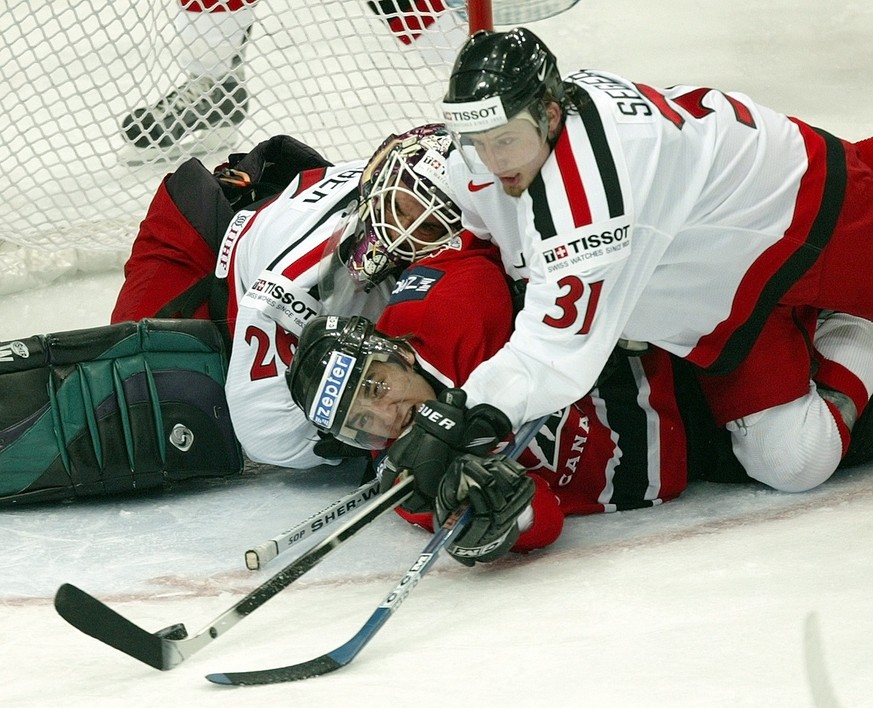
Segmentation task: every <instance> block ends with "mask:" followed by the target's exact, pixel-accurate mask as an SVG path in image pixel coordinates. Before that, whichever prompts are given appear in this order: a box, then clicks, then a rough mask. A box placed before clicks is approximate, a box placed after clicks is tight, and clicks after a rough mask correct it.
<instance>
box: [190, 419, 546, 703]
mask: <svg viewBox="0 0 873 708" xmlns="http://www.w3.org/2000/svg"><path fill="white" fill-rule="evenodd" d="M547 418H548V416H544V417H543V418H540V419H539V420H535V421H531V422H529V423H525V425H523V426H522V427H521V429H520V430H519V432H518V435H517V436H516V437H515V440H514V441H513V443H512V444H511V445H510V446H509V447H508V448H507V449H506V450H505V454H506V455H507V456H508V457H511V458H513V459H515V458H517V457H518V456H519V454H521V451H522V450H524V449H525V448H526V447H527V445H528V443H529V442H530V441H531V439H532V438H533V437H534V435H536V433H537V431H539V429H540V428H541V427H542V426H543V423H545V421H546V419H547ZM471 520H472V512H471V511H470V509H469V507H468V506H467V505H466V504H462V505H461V506H459V507H458V508H457V509H455V511H454V512H453V513H452V514H451V515H450V516H449V518H448V519H446V521H445V523H443V525H442V527H440V529H439V530H438V531H437V532H436V533H435V534H434V535H433V537H432V538H431V540H430V541H429V542H428V544H427V545H426V546H425V547H424V550H423V551H422V552H421V553H420V554H419V556H418V558H416V560H415V563H413V564H412V566H410V568H409V570H407V571H406V574H405V575H404V576H403V577H402V578H401V579H400V582H399V583H397V585H395V586H394V588H393V589H392V590H391V592H389V593H388V595H387V596H386V597H385V599H384V600H382V602H381V603H380V604H379V606H378V607H377V608H376V610H375V612H373V614H371V615H370V617H369V619H368V620H367V621H366V622H365V623H364V625H363V626H362V627H361V628H360V629H359V630H358V632H357V633H356V634H355V635H354V636H353V637H352V638H351V639H349V641H347V642H346V643H345V644H342V645H341V646H339V647H337V648H336V649H334V650H332V651H329V652H327V653H326V654H322V655H321V656H318V657H316V658H314V659H309V660H308V661H303V662H301V663H299V664H291V665H290V666H283V667H279V668H274V669H261V670H259V671H242V672H235V673H216V674H208V675H207V676H206V678H207V679H208V680H209V681H212V683H217V684H221V685H226V686H261V685H264V684H271V683H282V682H285V681H301V680H303V679H308V678H314V677H316V676H323V675H324V674H327V673H330V672H332V671H336V670H337V669H341V668H342V667H344V666H347V665H348V664H350V663H351V662H352V660H353V659H354V658H355V657H356V656H357V655H358V654H359V653H360V651H361V650H362V649H363V648H364V647H365V646H366V645H367V643H368V642H369V641H370V640H371V639H372V638H373V637H374V636H376V633H377V632H378V631H379V630H380V629H381V628H382V626H383V625H384V624H385V623H386V622H387V621H388V619H389V618H390V617H391V615H392V614H394V612H396V611H397V609H398V608H399V607H400V604H401V603H402V602H403V601H404V600H405V599H406V597H407V596H408V595H409V593H410V592H412V589H413V588H414V587H415V586H416V585H418V582H419V581H420V580H421V579H422V578H423V577H424V575H425V574H426V573H427V572H428V571H429V570H430V568H431V566H433V564H434V563H435V562H436V559H437V557H438V556H439V554H440V552H441V551H442V550H443V549H444V548H446V547H447V546H448V544H449V542H450V541H451V540H452V539H453V538H454V537H455V536H457V535H458V534H459V533H461V532H462V531H463V530H464V529H465V528H466V527H467V525H468V524H469V523H470V521H471Z"/></svg>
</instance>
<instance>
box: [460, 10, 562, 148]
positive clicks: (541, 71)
mask: <svg viewBox="0 0 873 708" xmlns="http://www.w3.org/2000/svg"><path fill="white" fill-rule="evenodd" d="M563 94H564V89H563V83H562V81H561V75H560V73H559V72H558V65H557V61H556V60H555V55H554V54H552V52H551V51H550V50H549V48H548V47H547V46H546V45H545V44H544V43H543V41H542V40H540V38H539V37H537V36H536V35H535V34H534V33H533V32H531V31H530V30H529V29H526V28H524V27H516V28H514V29H511V30H509V31H507V32H490V31H488V30H480V31H479V32H476V33H475V34H474V35H473V36H472V37H470V38H469V39H468V40H467V42H466V44H465V45H464V46H463V47H462V48H461V50H460V52H459V53H458V57H457V59H456V60H455V64H454V66H453V67H452V73H451V76H450V77H449V88H448V91H447V92H446V95H445V97H444V99H443V116H444V120H445V123H446V127H447V128H448V129H449V130H450V131H451V132H452V133H475V132H481V131H484V130H490V129H491V128H495V127H497V126H499V125H503V124H505V123H507V122H508V121H509V120H511V119H512V118H514V117H515V116H517V115H518V114H520V113H521V112H522V111H525V110H527V111H529V112H530V113H531V115H532V117H533V118H534V120H535V121H536V122H537V123H542V120H543V118H544V105H543V100H544V99H548V100H554V101H557V102H558V103H560V102H561V100H562V99H563Z"/></svg>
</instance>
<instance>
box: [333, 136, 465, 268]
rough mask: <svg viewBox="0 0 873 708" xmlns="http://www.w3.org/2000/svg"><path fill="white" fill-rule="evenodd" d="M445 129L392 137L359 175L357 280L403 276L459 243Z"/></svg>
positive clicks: (353, 255)
mask: <svg viewBox="0 0 873 708" xmlns="http://www.w3.org/2000/svg"><path fill="white" fill-rule="evenodd" d="M451 147H452V140H451V136H450V135H449V133H448V132H447V131H446V129H445V127H444V126H443V125H442V124H429V125H423V126H419V127H417V128H413V129H412V130H409V131H407V132H405V133H401V134H400V135H391V136H390V137H389V138H388V139H387V140H385V142H383V143H382V145H381V146H380V147H379V149H378V150H377V151H376V152H375V153H374V154H373V157H372V158H370V161H369V163H368V164H367V166H366V168H364V173H363V174H362V175H361V189H360V192H361V194H360V201H359V212H358V214H359V218H360V222H361V223H360V225H359V226H358V232H357V233H356V234H355V242H354V244H352V245H350V246H349V247H348V258H347V259H344V260H346V265H347V267H348V268H349V269H350V271H351V272H352V275H353V277H355V278H356V279H359V280H362V281H363V280H366V281H367V282H369V283H371V284H376V283H378V282H380V281H381V280H382V279H383V278H384V277H385V276H386V275H388V274H389V273H391V272H395V273H396V272H399V271H400V270H402V269H403V268H405V267H406V266H408V265H409V264H410V263H412V262H414V261H416V260H418V259H419V258H421V257H422V256H424V255H426V254H428V253H432V252H433V251H435V250H437V249H438V248H441V247H442V246H443V245H445V244H446V243H448V242H449V241H451V240H452V239H453V238H455V237H456V236H457V235H458V233H459V231H460V229H461V212H460V210H459V209H458V207H457V206H456V205H455V204H454V201H453V200H452V198H451V197H450V196H449V187H448V182H447V180H446V157H447V155H448V153H449V150H451Z"/></svg>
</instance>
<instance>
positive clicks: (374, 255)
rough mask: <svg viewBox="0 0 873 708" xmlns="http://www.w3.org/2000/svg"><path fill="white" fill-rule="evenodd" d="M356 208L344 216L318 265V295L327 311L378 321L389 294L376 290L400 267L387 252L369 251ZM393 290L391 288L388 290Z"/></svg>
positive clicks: (385, 291)
mask: <svg viewBox="0 0 873 708" xmlns="http://www.w3.org/2000/svg"><path fill="white" fill-rule="evenodd" d="M364 236H365V234H364V228H363V225H362V224H361V221H360V219H359V218H358V214H357V209H356V208H355V209H352V211H351V212H350V213H347V214H344V215H343V216H342V218H341V219H340V221H339V223H338V224H337V227H336V229H334V232H333V234H332V235H331V237H330V238H329V239H328V241H327V243H326V244H325V247H324V254H323V255H322V258H321V261H320V262H319V264H318V292H319V296H320V299H321V302H322V304H323V305H324V310H325V312H330V313H331V314H334V315H342V316H349V315H363V316H364V317H366V318H367V319H371V320H375V319H378V317H379V315H380V314H381V312H382V310H383V309H384V307H385V305H386V304H387V302H388V294H389V293H388V291H387V290H385V289H383V288H376V287H375V286H377V285H379V284H380V283H381V282H382V281H383V280H384V279H385V278H386V277H387V276H388V275H390V274H391V273H393V272H396V271H397V269H398V266H397V265H395V264H394V263H392V262H390V259H388V257H387V255H385V254H384V252H381V251H379V250H377V249H376V248H372V249H370V248H367V247H366V243H365V239H364ZM389 290H390V289H389Z"/></svg>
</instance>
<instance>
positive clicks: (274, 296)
mask: <svg viewBox="0 0 873 708" xmlns="http://www.w3.org/2000/svg"><path fill="white" fill-rule="evenodd" d="M450 146H451V141H450V138H449V136H448V134H447V132H446V131H445V129H444V128H443V126H442V125H425V126H419V127H416V128H413V129H411V130H409V131H407V132H405V133H401V134H400V135H391V136H389V138H388V139H386V140H385V142H384V143H383V144H382V145H381V146H380V147H379V149H377V150H376V152H375V153H374V154H373V156H372V157H371V158H370V160H369V161H366V160H358V161H355V162H350V163H344V164H341V165H329V164H328V163H327V162H326V161H323V160H321V161H320V160H319V158H318V156H317V155H316V154H315V153H313V152H312V151H309V150H308V149H306V148H305V146H302V145H301V144H300V143H298V142H297V141H293V140H292V139H290V138H288V137H287V136H278V137H277V138H273V139H272V140H271V141H267V143H265V144H264V145H263V146H261V148H262V150H263V152H262V154H260V155H257V159H256V160H254V162H256V163H257V164H258V165H260V166H259V167H258V169H257V174H256V175H252V174H249V173H248V172H247V170H249V169H250V167H249V165H248V161H249V157H248V156H247V157H246V158H243V160H242V161H240V162H239V163H236V164H235V166H234V168H224V169H223V170H219V172H218V174H219V181H221V182H222V183H223V187H226V183H227V182H228V181H231V182H234V181H235V182H237V183H238V184H239V185H240V187H239V189H243V190H248V189H251V188H252V187H253V183H257V182H264V181H266V182H269V181H282V180H284V176H286V175H287V173H288V169H290V168H288V167H287V165H284V164H283V163H286V162H287V163H289V164H298V165H299V164H302V165H304V166H305V167H306V168H307V169H304V170H303V171H302V172H300V173H299V174H297V175H296V176H295V177H294V178H293V180H291V182H290V184H288V186H287V187H285V188H284V190H282V191H281V192H279V193H278V194H272V195H271V196H269V197H268V198H266V199H261V200H259V201H258V202H257V203H255V204H252V205H248V206H246V207H245V208H242V209H240V208H239V201H235V203H234V206H233V208H234V209H235V210H236V211H235V212H229V213H225V212H227V211H228V210H229V209H230V207H229V206H228V205H226V204H223V203H222V199H223V197H222V195H221V191H220V190H219V188H218V187H217V186H214V187H213V182H212V181H209V182H208V183H207V186H208V187H209V189H211V190H213V192H214V191H215V190H218V194H217V195H216V194H214V193H210V194H208V195H206V194H205V193H204V189H203V187H202V184H203V180H202V172H203V167H202V165H200V163H199V162H198V161H196V160H191V161H189V162H188V163H186V164H185V165H183V166H182V167H181V168H180V169H179V170H177V172H176V173H174V174H173V175H172V176H170V177H169V178H167V179H166V180H165V182H164V184H163V185H162V188H161V190H159V192H158V194H157V195H156V196H155V199H154V201H153V204H152V206H151V208H150V210H149V214H148V215H147V216H146V219H145V220H144V221H143V223H142V226H141V227H140V233H139V235H138V237H137V240H136V241H135V243H134V247H133V252H132V255H131V259H130V260H129V261H128V264H127V265H126V267H125V272H126V274H127V279H126V281H125V284H124V286H123V288H122V291H121V293H120V294H119V298H118V302H117V304H116V307H115V310H114V312H113V316H112V320H113V322H123V321H128V320H139V319H141V318H143V317H155V316H158V317H195V318H206V319H211V320H213V321H216V322H219V323H221V324H222V325H226V336H227V337H228V338H229V343H230V362H229V369H228V373H227V384H226V387H225V388H226V395H227V403H228V406H229V408H230V415H231V419H232V422H233V427H234V430H235V432H236V435H237V437H238V439H239V441H240V443H241V445H242V447H243V450H244V452H245V453H246V455H247V456H248V457H249V458H250V459H252V460H254V461H257V462H263V463H268V464H274V465H280V466H284V467H293V468H308V467H313V466H316V465H319V464H323V463H325V462H327V461H331V462H333V463H336V462H337V461H338V460H337V459H336V458H333V457H332V456H330V455H326V454H325V453H324V452H323V451H321V450H319V452H320V453H321V454H319V452H316V450H315V445H316V443H318V442H319V439H318V437H317V436H316V435H315V431H314V429H313V428H312V426H311V425H310V424H309V422H308V421H307V420H306V417H305V416H304V415H303V414H302V413H301V412H300V411H299V410H298V409H297V408H296V407H295V406H294V404H293V402H292V400H291V397H290V394H289V392H288V389H287V387H286V386H285V383H284V373H285V370H286V369H287V367H288V365H289V364H290V362H291V359H292V357H293V353H294V350H295V348H296V344H297V337H298V335H299V333H300V331H301V330H302V328H303V326H304V325H305V324H306V322H307V321H309V320H310V319H312V318H313V317H315V316H317V315H320V314H324V313H326V312H337V313H339V314H364V315H369V316H370V317H376V316H377V315H378V314H379V312H380V311H381V308H382V306H384V304H385V302H387V292H380V283H381V282H382V281H383V279H385V278H387V277H388V276H389V275H391V274H392V273H396V272H399V271H400V270H402V268H403V267H404V266H405V265H406V264H407V263H409V262H410V260H411V259H412V258H413V257H416V256H417V255H418V254H420V253H421V252H427V251H428V250H429V249H433V248H437V247H439V246H440V245H441V244H442V243H444V242H445V241H447V240H449V239H451V238H452V237H454V236H455V234H456V233H457V231H458V230H459V228H460V212H459V211H458V210H457V208H456V207H455V205H454V204H453V202H452V201H451V200H450V199H449V197H448V196H447V194H446V191H444V190H447V186H446V185H445V177H444V168H445V156H446V154H447V153H448V151H449V148H450ZM253 152H256V151H253ZM263 164H266V165H268V167H267V168H266V169H267V170H274V171H273V172H272V173H270V174H267V176H266V179H265V176H264V174H263V173H262V166H263ZM276 164H279V165H280V166H281V167H282V169H280V170H278V171H275V165H276ZM198 175H200V176H198ZM283 175H284V176H283ZM285 181H287V180H285ZM192 185H193V186H192ZM233 189H236V188H231V190H233ZM268 193H269V192H268ZM255 196H258V193H256V194H255ZM249 198H250V197H249ZM234 199H237V200H238V199H239V197H238V196H235V197H234ZM223 220H227V221H229V225H228V226H227V228H226V231H225V230H224V226H223V224H224V223H226V221H223ZM216 221H218V222H219V223H221V224H222V227H221V228H222V230H221V232H220V233H218V234H215V233H213V232H211V229H212V227H213V225H214V223H215V222H216ZM361 232H364V234H363V236H361V237H359V238H355V237H356V236H359V235H360V234H361ZM377 232H378V234H377ZM221 234H223V237H222V236H221ZM331 239H334V240H337V241H340V240H341V243H340V245H339V246H335V245H334V244H331V248H330V249H328V251H327V253H328V254H329V258H325V259H323V258H322V256H323V255H324V254H325V252H326V245H327V244H328V243H329V242H330V241H331ZM219 240H220V243H219V242H218V241H219ZM213 241H214V243H213ZM352 243H354V244H356V245H357V250H355V251H354V252H352V253H349V252H346V247H347V246H348V245H350V244H352ZM386 244H387V245H386ZM337 255H338V256H339V258H340V260H341V262H334V261H335V260H336V256H337ZM213 271H214V274H213ZM329 276H331V277H329ZM352 279H353V280H352ZM353 281H354V282H353ZM385 285H387V282H386V283H385ZM225 288H226V301H222V300H223V298H222V297H221V293H222V291H223V290H224V289H225ZM325 458H327V459H325Z"/></svg>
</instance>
